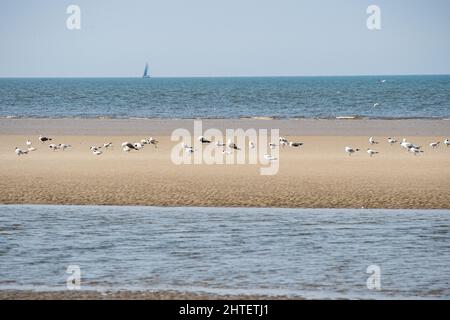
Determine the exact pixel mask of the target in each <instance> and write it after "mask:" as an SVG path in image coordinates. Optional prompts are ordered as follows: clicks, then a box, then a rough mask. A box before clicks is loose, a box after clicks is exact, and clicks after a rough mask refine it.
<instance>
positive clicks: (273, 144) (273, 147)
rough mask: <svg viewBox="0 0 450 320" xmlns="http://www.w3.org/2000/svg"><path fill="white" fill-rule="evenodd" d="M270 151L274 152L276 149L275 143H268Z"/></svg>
mask: <svg viewBox="0 0 450 320" xmlns="http://www.w3.org/2000/svg"><path fill="white" fill-rule="evenodd" d="M269 147H270V149H272V150H274V149H276V147H278V146H277V145H276V144H275V143H270V144H269Z"/></svg>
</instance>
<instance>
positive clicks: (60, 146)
mask: <svg viewBox="0 0 450 320" xmlns="http://www.w3.org/2000/svg"><path fill="white" fill-rule="evenodd" d="M67 148H72V146H71V145H70V144H65V143H63V144H61V143H60V144H59V145H58V149H61V150H62V151H64V150H66V149H67Z"/></svg>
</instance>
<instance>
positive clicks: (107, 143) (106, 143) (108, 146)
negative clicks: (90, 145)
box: [103, 142, 112, 149]
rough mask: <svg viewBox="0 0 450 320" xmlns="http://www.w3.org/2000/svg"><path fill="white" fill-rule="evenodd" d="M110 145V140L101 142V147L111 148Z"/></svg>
mask: <svg viewBox="0 0 450 320" xmlns="http://www.w3.org/2000/svg"><path fill="white" fill-rule="evenodd" d="M111 147H112V142H105V143H104V144H103V148H106V149H107V148H111Z"/></svg>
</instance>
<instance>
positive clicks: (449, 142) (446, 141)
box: [444, 139, 450, 147]
mask: <svg viewBox="0 0 450 320" xmlns="http://www.w3.org/2000/svg"><path fill="white" fill-rule="evenodd" d="M444 144H445V145H446V146H447V147H449V146H450V141H448V139H445V141H444Z"/></svg>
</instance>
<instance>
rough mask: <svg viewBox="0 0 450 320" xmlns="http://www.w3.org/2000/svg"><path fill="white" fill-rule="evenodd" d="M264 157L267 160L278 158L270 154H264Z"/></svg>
mask: <svg viewBox="0 0 450 320" xmlns="http://www.w3.org/2000/svg"><path fill="white" fill-rule="evenodd" d="M264 159H266V160H269V161H276V160H278V158H276V157H274V156H271V155H270V154H265V155H264Z"/></svg>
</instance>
